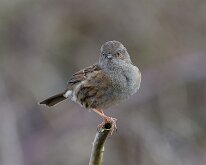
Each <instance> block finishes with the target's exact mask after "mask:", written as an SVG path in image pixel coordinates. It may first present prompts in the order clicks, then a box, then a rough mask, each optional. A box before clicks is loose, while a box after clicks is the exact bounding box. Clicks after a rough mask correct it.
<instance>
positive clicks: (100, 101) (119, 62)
mask: <svg viewBox="0 0 206 165" xmlns="http://www.w3.org/2000/svg"><path fill="white" fill-rule="evenodd" d="M140 82H141V73H140V71H139V69H138V68H137V67H136V66H134V65H133V64H132V62H131V60H130V56H129V53H128V52H127V49H126V48H125V47H124V46H123V45H122V44H121V43H120V42H118V41H108V42H106V43H104V44H103V45H102V47H101V53H100V58H99V63H97V64H94V65H92V66H90V67H88V68H85V69H83V70H80V71H78V72H76V73H75V74H74V75H73V76H72V77H71V78H70V79H69V81H68V86H67V89H66V90H65V91H64V92H62V93H60V94H57V95H54V96H52V97H49V98H48V99H46V100H44V101H42V102H40V104H45V105H47V106H49V107H51V106H53V105H55V104H57V103H59V102H61V101H63V100H65V99H67V98H70V99H71V100H72V101H74V102H76V103H79V104H80V105H82V106H83V107H85V108H87V109H91V110H93V111H94V112H96V113H97V114H99V115H100V116H101V117H102V118H103V123H102V124H100V125H99V127H100V128H101V127H102V126H103V125H104V124H105V123H108V122H109V123H111V124H112V130H114V129H116V120H117V119H115V118H112V117H108V116H106V115H105V114H104V112H103V109H106V108H109V107H110V106H112V105H115V104H118V103H119V102H120V101H122V100H125V99H127V98H128V97H129V96H131V95H133V94H134V93H136V92H137V90H138V89H139V86H140Z"/></svg>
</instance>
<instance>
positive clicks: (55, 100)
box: [39, 92, 67, 107]
mask: <svg viewBox="0 0 206 165" xmlns="http://www.w3.org/2000/svg"><path fill="white" fill-rule="evenodd" d="M64 94H65V92H63V93H59V94H56V95H54V96H51V97H49V98H48V99H46V100H44V101H42V102H40V103H39V104H45V105H46V106H48V107H51V106H54V105H56V104H57V103H60V102H61V101H63V100H65V99H67V97H65V96H64Z"/></svg>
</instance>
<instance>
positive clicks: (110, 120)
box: [92, 109, 117, 135]
mask: <svg viewBox="0 0 206 165" xmlns="http://www.w3.org/2000/svg"><path fill="white" fill-rule="evenodd" d="M92 110H93V111H94V112H96V113H97V114H98V115H100V116H101V117H102V118H103V122H102V123H101V124H99V125H98V129H99V130H101V129H102V128H103V126H104V125H105V124H106V123H110V124H111V126H112V127H111V133H110V134H111V135H112V133H113V131H114V130H117V125H116V121H117V119H116V118H113V117H109V116H106V115H105V114H104V112H103V110H102V109H92Z"/></svg>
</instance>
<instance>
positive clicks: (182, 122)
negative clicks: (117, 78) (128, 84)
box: [0, 0, 206, 165]
mask: <svg viewBox="0 0 206 165" xmlns="http://www.w3.org/2000/svg"><path fill="white" fill-rule="evenodd" d="M108 40H119V41H121V42H122V43H123V44H124V45H125V46H126V47H127V49H128V51H129V53H130V54H131V58H132V60H133V63H134V64H135V65H138V67H139V68H140V70H141V72H142V84H141V88H140V90H139V92H138V93H137V94H135V95H134V96H133V97H132V98H130V99H129V100H128V101H127V102H124V103H122V104H120V105H119V106H116V107H112V108H110V110H108V111H106V114H108V115H110V116H113V117H116V118H118V123H117V124H118V132H117V133H116V134H114V135H113V136H112V137H111V138H110V139H108V141H107V144H106V151H105V157H104V164H105V165H106V164H108V165H109V164H110V165H116V164H118V165H125V164H128V165H136V164H137V165H205V164H206V131H205V130H206V1H205V0H189V1H188V0H172V1H171V0H136V1H135V0H128V1H125V0H88V1H85V0H73V1H72V0H29V1H27V0H14V1H8V0H1V2H0V164H1V165H57V164H58V165H69V164H73V165H83V164H88V162H89V157H90V152H91V146H92V141H93V138H94V135H95V133H96V127H97V125H98V124H99V123H100V122H101V119H100V117H98V116H97V115H96V114H95V113H93V112H91V113H89V112H88V111H86V110H84V109H83V108H81V107H80V106H79V105H77V104H75V103H72V102H70V101H66V102H64V103H62V104H59V105H58V106H56V107H54V108H52V109H48V108H46V107H44V106H39V105H38V104H37V103H38V102H39V101H41V100H42V99H45V98H46V97H48V96H50V95H52V94H55V93H57V92H59V91H61V90H64V88H65V85H66V82H67V79H68V78H69V77H70V76H71V75H72V73H73V72H75V71H78V70H79V69H82V68H84V67H86V66H89V65H91V64H93V63H95V62H97V60H98V56H99V50H100V46H101V44H103V43H104V42H105V41H108Z"/></svg>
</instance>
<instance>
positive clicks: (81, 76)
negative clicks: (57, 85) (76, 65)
mask: <svg viewBox="0 0 206 165" xmlns="http://www.w3.org/2000/svg"><path fill="white" fill-rule="evenodd" d="M100 70H101V68H100V66H99V65H98V64H94V65H92V66H89V67H87V68H85V69H82V70H80V71H78V72H76V73H75V74H73V76H72V77H71V78H70V79H69V81H68V85H71V86H73V85H75V84H77V83H79V82H81V81H83V80H85V79H87V77H88V76H89V75H90V74H91V73H93V72H95V71H100Z"/></svg>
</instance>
